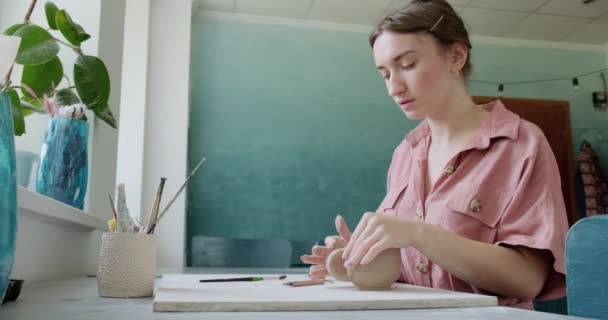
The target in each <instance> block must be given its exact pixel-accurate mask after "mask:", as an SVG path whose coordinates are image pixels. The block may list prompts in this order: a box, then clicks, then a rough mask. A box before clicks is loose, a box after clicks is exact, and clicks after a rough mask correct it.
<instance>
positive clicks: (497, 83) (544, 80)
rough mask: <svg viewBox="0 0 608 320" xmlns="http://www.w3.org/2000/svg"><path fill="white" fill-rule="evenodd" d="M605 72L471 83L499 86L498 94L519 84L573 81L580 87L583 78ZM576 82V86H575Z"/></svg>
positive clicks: (595, 71) (472, 80) (605, 69)
mask: <svg viewBox="0 0 608 320" xmlns="http://www.w3.org/2000/svg"><path fill="white" fill-rule="evenodd" d="M604 71H608V68H602V69H599V70H593V71H590V72H586V73H581V74H577V75H575V76H569V77H557V78H547V79H538V80H523V81H501V82H497V81H485V80H475V79H471V80H469V82H471V83H480V84H491V85H498V87H499V88H498V92H501V90H500V88H501V86H502V88H503V90H502V91H504V86H505V85H517V84H529V83H541V82H556V81H568V80H570V81H572V85H573V86H574V87H575V89H576V87H577V86H578V79H579V78H582V77H586V76H590V75H592V74H596V73H600V74H601V73H602V72H604ZM575 82H576V84H575Z"/></svg>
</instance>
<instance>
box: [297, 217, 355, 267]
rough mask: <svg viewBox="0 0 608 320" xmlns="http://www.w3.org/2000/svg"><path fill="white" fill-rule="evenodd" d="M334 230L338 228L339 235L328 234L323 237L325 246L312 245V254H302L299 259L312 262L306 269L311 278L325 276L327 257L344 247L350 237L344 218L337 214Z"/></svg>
mask: <svg viewBox="0 0 608 320" xmlns="http://www.w3.org/2000/svg"><path fill="white" fill-rule="evenodd" d="M335 223H336V230H338V234H339V236H328V237H326V238H325V246H319V245H315V246H314V247H312V255H303V256H302V257H300V260H302V262H304V263H308V264H312V266H311V267H310V270H309V271H308V276H309V277H310V278H311V279H321V278H325V276H326V275H327V274H328V273H327V268H326V267H325V262H326V261H327V257H328V256H329V254H330V253H332V251H334V250H335V249H339V248H344V246H346V244H347V243H348V241H349V240H350V237H351V235H352V234H351V232H350V229H348V226H347V225H346V222H345V221H344V218H342V216H340V215H338V216H336V222H335Z"/></svg>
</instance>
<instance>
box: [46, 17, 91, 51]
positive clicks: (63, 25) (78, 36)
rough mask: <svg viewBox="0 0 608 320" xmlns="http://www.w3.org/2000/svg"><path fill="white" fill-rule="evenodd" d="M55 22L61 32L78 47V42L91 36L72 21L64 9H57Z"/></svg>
mask: <svg viewBox="0 0 608 320" xmlns="http://www.w3.org/2000/svg"><path fill="white" fill-rule="evenodd" d="M55 22H56V23H57V27H58V28H59V31H61V34H63V36H64V37H65V38H66V39H67V40H68V41H69V42H70V43H71V44H73V45H75V46H77V47H80V43H81V42H83V41H85V40H87V39H89V38H90V37H91V36H90V35H89V34H88V33H86V32H85V31H84V29H83V28H82V26H81V25H79V24H77V23H75V22H74V21H72V18H71V17H70V15H69V14H68V13H67V12H66V11H65V9H62V10H59V11H58V12H57V14H56V16H55Z"/></svg>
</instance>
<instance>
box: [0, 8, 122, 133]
mask: <svg viewBox="0 0 608 320" xmlns="http://www.w3.org/2000/svg"><path fill="white" fill-rule="evenodd" d="M36 1H37V0H32V2H31V4H30V7H29V9H28V11H27V13H26V15H25V19H24V21H23V23H17V24H14V25H12V26H10V27H9V28H8V29H6V30H4V32H3V34H5V35H12V36H17V37H21V45H20V46H19V51H18V53H17V58H16V61H15V62H16V63H17V64H20V65H23V73H22V76H21V83H20V84H13V83H12V82H11V79H10V78H11V72H9V74H8V76H7V77H6V79H5V81H4V84H3V85H2V86H0V89H1V90H3V91H5V92H6V94H8V96H9V97H10V99H11V103H12V105H13V117H14V124H15V134H16V135H22V134H23V133H24V132H25V121H24V117H25V116H27V115H29V114H32V113H33V112H38V113H45V112H46V110H45V108H44V107H43V105H44V104H45V102H48V99H50V98H51V97H52V99H53V100H54V101H53V103H54V104H57V105H59V106H67V105H74V104H84V105H85V106H86V107H87V109H89V110H91V111H93V112H94V113H95V115H96V116H98V117H99V118H100V119H102V120H103V121H105V122H106V123H107V124H109V125H110V126H112V127H113V128H116V120H115V119H114V116H113V115H112V112H111V110H110V108H109V107H108V99H109V96H110V77H109V75H108V71H107V69H106V66H105V65H104V63H103V61H102V60H101V59H99V58H98V57H95V56H90V55H85V54H84V53H83V52H82V49H81V48H80V45H81V43H83V42H84V41H86V40H87V39H89V38H90V35H89V34H87V33H86V32H85V31H84V29H83V28H82V26H81V25H79V24H77V23H75V22H74V21H73V20H72V18H71V17H70V15H69V14H68V13H67V11H66V10H65V9H59V8H58V7H57V6H56V5H55V4H54V3H53V2H50V1H48V2H46V3H45V6H44V11H45V14H46V19H47V23H48V29H44V28H43V27H40V26H38V25H36V24H34V23H32V22H31V21H30V17H31V15H32V12H33V11H34V8H35V6H36ZM50 29H52V30H59V32H60V33H61V35H63V38H64V39H63V40H62V39H59V38H56V37H54V36H53V35H52V34H51V33H50V32H49V30H50ZM60 45H62V46H65V47H67V48H69V49H71V50H74V52H76V55H77V58H76V61H74V74H73V80H74V85H72V84H71V81H70V79H69V78H68V77H67V75H65V74H64V72H63V64H62V63H61V61H60V59H59V57H58V56H57V53H58V52H59V48H60ZM11 71H12V69H11ZM64 78H65V79H66V83H67V84H66V85H65V87H64V88H59V87H58V86H59V85H60V83H61V80H62V79H64ZM2 87H4V88H2ZM16 89H17V90H16ZM74 89H76V92H74ZM43 97H44V98H43ZM81 119H84V120H86V117H83V118H81Z"/></svg>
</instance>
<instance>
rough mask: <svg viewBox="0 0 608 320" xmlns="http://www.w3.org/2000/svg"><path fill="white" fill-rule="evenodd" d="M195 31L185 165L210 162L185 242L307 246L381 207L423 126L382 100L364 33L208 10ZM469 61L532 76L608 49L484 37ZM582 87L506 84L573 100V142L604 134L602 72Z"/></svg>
mask: <svg viewBox="0 0 608 320" xmlns="http://www.w3.org/2000/svg"><path fill="white" fill-rule="evenodd" d="M192 28H193V29H192V60H191V61H192V67H191V70H192V72H191V96H192V104H191V111H190V129H189V157H188V159H189V167H190V168H192V167H193V166H194V165H196V162H197V161H198V159H199V158H200V156H201V155H205V156H206V157H207V158H208V161H207V162H206V163H205V167H204V168H203V170H201V171H200V173H199V174H198V175H197V176H195V178H194V179H193V181H192V182H191V184H190V187H189V190H188V204H187V210H188V219H187V237H188V245H189V242H190V239H191V237H192V236H195V235H199V234H204V235H214V236H228V237H242V238H288V239H290V240H299V241H304V242H306V243H309V244H310V245H312V244H313V243H314V242H315V241H317V240H319V239H322V238H323V237H324V236H325V235H327V234H333V233H334V232H335V230H334V229H333V220H334V216H335V215H336V213H341V214H343V215H344V216H345V217H346V219H347V221H348V222H349V224H350V225H351V226H354V224H355V223H356V221H358V218H359V217H360V215H361V214H362V213H363V212H365V211H370V210H374V209H375V208H376V207H377V206H378V204H379V202H380V201H381V199H382V197H383V195H384V191H385V181H386V171H387V169H388V165H389V163H390V159H391V155H392V152H393V150H394V148H395V146H396V145H397V144H398V143H399V142H400V141H401V140H402V139H403V136H404V135H405V134H406V133H407V132H408V131H409V130H411V129H412V128H413V127H414V126H415V125H416V123H415V122H413V121H409V120H408V119H407V118H405V116H404V115H403V113H401V111H399V110H398V109H397V107H396V106H395V105H394V104H393V102H392V100H391V99H390V98H389V97H388V96H387V94H386V89H385V87H384V84H383V82H382V81H381V79H380V77H379V76H378V75H377V73H376V71H375V70H374V66H373V61H372V56H371V52H370V50H369V47H368V44H367V35H366V34H364V33H356V32H343V31H330V30H319V29H311V28H298V27H287V26H274V25H261V24H247V23H242V22H230V21H222V20H216V19H211V18H201V17H195V18H194V20H193V24H192ZM473 64H474V68H473V70H474V72H473V76H472V78H474V79H483V80H490V81H494V80H495V81H501V80H502V81H509V80H526V79H537V78H544V77H552V76H561V75H570V74H576V73H581V72H585V71H588V70H593V69H598V68H602V67H605V66H606V56H605V53H603V52H600V51H598V52H595V51H571V50H563V49H541V48H516V47H502V46H496V45H488V44H477V45H475V47H474V50H473ZM580 84H581V89H580V90H579V91H578V92H574V91H573V90H572V89H571V85H570V83H569V82H563V83H553V84H538V85H527V86H517V87H510V86H507V87H506V88H505V95H506V96H514V97H528V98H539V99H557V100H568V101H570V103H571V112H572V122H573V123H572V126H573V130H574V144H575V145H576V146H577V145H578V144H579V143H580V141H581V138H583V137H584V138H585V139H587V140H589V141H591V142H592V143H593V142H595V141H597V142H600V141H605V138H604V136H603V135H604V133H605V132H606V131H605V130H604V129H603V128H604V126H603V125H604V123H606V120H607V119H606V118H607V115H606V114H605V113H597V112H594V111H592V107H591V98H590V97H591V92H592V91H593V90H599V89H600V82H599V77H598V76H595V77H593V78H592V77H590V78H581V79H580ZM471 94H473V95H496V87H495V86H488V85H472V86H471ZM607 137H608V136H607ZM604 145H605V144H604ZM606 148H608V147H603V146H600V145H598V151H599V152H600V157H601V158H602V159H608V149H606Z"/></svg>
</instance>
